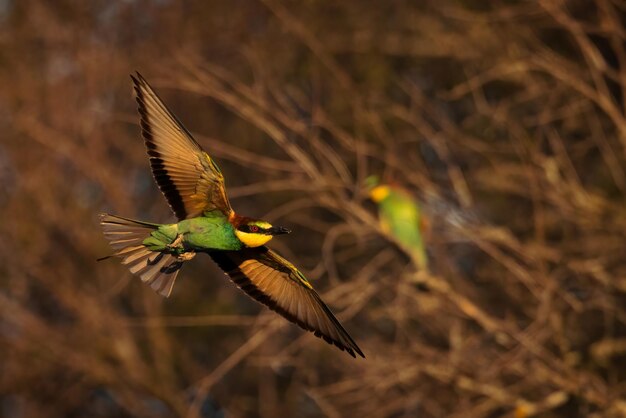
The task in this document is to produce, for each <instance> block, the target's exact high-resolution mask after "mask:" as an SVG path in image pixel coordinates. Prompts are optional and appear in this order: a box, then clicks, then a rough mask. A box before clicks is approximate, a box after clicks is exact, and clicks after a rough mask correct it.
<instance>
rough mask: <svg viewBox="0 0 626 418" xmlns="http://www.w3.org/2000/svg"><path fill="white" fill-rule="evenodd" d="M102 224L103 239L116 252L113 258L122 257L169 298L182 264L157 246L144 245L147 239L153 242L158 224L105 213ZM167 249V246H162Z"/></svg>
mask: <svg viewBox="0 0 626 418" xmlns="http://www.w3.org/2000/svg"><path fill="white" fill-rule="evenodd" d="M100 225H101V226H102V230H103V231H104V236H105V238H106V239H107V240H109V244H110V245H111V248H113V250H115V252H114V253H113V255H112V256H108V257H103V258H102V259H106V258H109V257H120V258H121V259H122V264H125V265H127V266H128V268H129V269H130V271H131V273H133V274H136V275H137V276H139V277H140V278H141V280H142V281H143V282H144V283H147V284H149V285H150V287H152V288H153V289H154V290H156V291H157V292H158V293H160V294H161V295H163V296H166V297H167V296H169V295H170V293H171V291H172V287H173V286H174V282H175V280H176V276H177V274H178V271H179V270H180V268H181V267H182V265H183V262H182V261H181V260H179V259H178V258H177V257H176V256H175V255H172V254H169V253H167V252H164V251H154V250H153V249H154V248H155V247H158V246H155V245H154V243H152V242H151V244H152V245H150V246H149V247H148V246H146V245H145V244H144V241H146V240H147V239H148V238H151V239H153V237H152V236H151V234H152V232H154V231H156V230H157V229H158V228H159V225H158V224H152V223H148V222H141V221H134V220H132V219H127V218H122V217H120V216H115V215H109V214H102V215H101V216H100ZM162 244H163V245H162V246H161V248H165V246H166V245H167V243H162Z"/></svg>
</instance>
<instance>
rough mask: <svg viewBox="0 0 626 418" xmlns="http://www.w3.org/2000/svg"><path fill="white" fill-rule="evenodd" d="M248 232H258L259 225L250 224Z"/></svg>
mask: <svg viewBox="0 0 626 418" xmlns="http://www.w3.org/2000/svg"><path fill="white" fill-rule="evenodd" d="M250 232H259V227H258V226H256V225H250Z"/></svg>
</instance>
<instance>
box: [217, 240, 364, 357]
mask: <svg viewBox="0 0 626 418" xmlns="http://www.w3.org/2000/svg"><path fill="white" fill-rule="evenodd" d="M210 255H211V257H212V258H213V260H214V261H215V262H216V263H217V264H218V265H219V266H220V268H221V269H222V270H224V271H225V272H226V273H227V274H228V275H229V276H230V279H231V280H232V281H233V282H234V283H235V284H236V285H237V286H239V288H241V290H243V291H244V292H246V293H247V294H248V295H249V296H251V297H252V298H254V299H256V300H257V301H259V302H261V303H263V304H265V305H267V306H268V307H269V308H270V309H272V310H274V311H276V312H278V313H279V314H281V315H282V316H284V317H285V318H287V319H288V320H290V321H291V322H294V323H296V324H298V325H299V326H301V327H302V328H304V329H306V330H308V331H312V332H313V333H315V336H317V337H320V338H323V339H324V340H325V341H326V342H328V343H329V344H334V345H336V346H337V347H339V348H340V349H341V350H345V351H347V352H348V353H349V354H350V355H351V356H353V357H356V355H355V353H356V354H358V355H360V356H361V357H365V356H364V355H363V352H362V351H361V349H360V348H359V347H358V346H357V345H356V343H355V342H354V340H353V339H352V338H351V337H350V335H348V332H347V331H346V330H345V329H344V328H343V327H342V326H341V324H340V323H339V321H338V320H337V318H335V316H334V315H333V313H332V312H331V311H330V309H328V307H327V306H326V305H325V304H324V302H322V299H321V298H320V297H319V295H318V294H317V292H316V291H315V290H313V287H312V286H311V284H310V283H309V282H308V280H307V279H306V277H304V275H303V274H302V273H300V271H298V269H297V268H295V267H294V266H293V265H292V264H291V263H290V262H288V261H287V260H285V259H284V258H282V257H281V256H280V255H278V254H277V253H275V252H274V251H272V250H270V249H269V248H267V247H265V246H262V247H255V248H245V249H243V250H240V251H215V252H212V253H210Z"/></svg>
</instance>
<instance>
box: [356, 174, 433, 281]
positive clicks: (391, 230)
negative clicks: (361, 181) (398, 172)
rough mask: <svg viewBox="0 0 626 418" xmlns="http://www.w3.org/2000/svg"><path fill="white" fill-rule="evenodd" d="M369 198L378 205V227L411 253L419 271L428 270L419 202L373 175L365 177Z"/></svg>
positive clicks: (425, 230)
mask: <svg viewBox="0 0 626 418" xmlns="http://www.w3.org/2000/svg"><path fill="white" fill-rule="evenodd" d="M366 186H367V188H368V192H369V197H370V199H371V200H372V201H373V202H374V203H376V205H377V206H378V217H379V221H380V226H381V228H382V230H383V231H384V232H385V233H386V234H388V235H390V236H391V237H392V238H393V239H394V240H395V242H396V243H397V244H398V245H399V246H400V247H401V248H402V249H403V250H404V251H405V252H406V253H407V254H408V255H409V256H410V257H411V260H412V261H413V263H414V264H415V265H416V266H417V267H418V268H419V269H420V271H428V255H427V254H426V247H425V243H424V239H425V236H426V235H427V234H428V230H429V224H428V220H427V218H426V217H425V216H424V214H423V211H422V210H421V208H420V204H419V202H418V201H417V199H416V198H415V196H413V195H412V194H411V192H409V191H408V190H406V189H405V188H403V187H401V186H400V185H397V184H394V183H392V182H389V183H384V182H381V180H380V179H379V178H378V177H377V176H370V177H368V178H367V179H366Z"/></svg>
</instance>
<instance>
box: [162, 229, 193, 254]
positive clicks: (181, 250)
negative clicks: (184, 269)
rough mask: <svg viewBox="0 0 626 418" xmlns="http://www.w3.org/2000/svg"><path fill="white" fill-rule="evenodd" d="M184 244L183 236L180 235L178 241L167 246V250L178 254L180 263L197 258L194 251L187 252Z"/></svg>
mask: <svg viewBox="0 0 626 418" xmlns="http://www.w3.org/2000/svg"><path fill="white" fill-rule="evenodd" d="M182 243H183V234H178V236H177V237H176V239H175V240H174V241H172V242H171V243H169V244H167V248H168V249H169V250H170V251H172V252H173V253H175V254H176V258H178V260H179V261H189V260H191V259H192V258H194V257H195V256H196V253H195V252H194V251H185V247H184V246H183V245H182Z"/></svg>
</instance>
